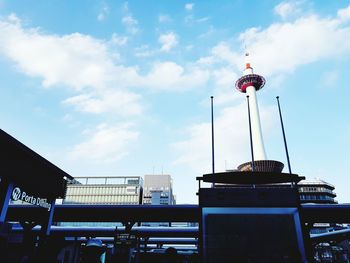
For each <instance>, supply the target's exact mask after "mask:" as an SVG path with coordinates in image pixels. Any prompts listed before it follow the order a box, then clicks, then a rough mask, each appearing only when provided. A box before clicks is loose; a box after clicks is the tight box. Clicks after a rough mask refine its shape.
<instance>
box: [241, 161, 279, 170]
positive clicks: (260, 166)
mask: <svg viewBox="0 0 350 263" xmlns="http://www.w3.org/2000/svg"><path fill="white" fill-rule="evenodd" d="M254 168H255V171H256V172H269V173H281V172H282V170H283V168H284V164H283V163H281V162H279V161H275V160H257V161H254ZM237 170H238V171H240V172H250V171H253V165H252V162H246V163H243V164H241V165H239V166H238V167H237Z"/></svg>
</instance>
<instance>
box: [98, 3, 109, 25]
mask: <svg viewBox="0 0 350 263" xmlns="http://www.w3.org/2000/svg"><path fill="white" fill-rule="evenodd" d="M108 15H109V7H108V6H107V4H106V3H103V6H102V8H101V10H100V12H99V13H98V15H97V20H98V21H100V22H101V21H103V20H105V19H106V18H107V16H108Z"/></svg>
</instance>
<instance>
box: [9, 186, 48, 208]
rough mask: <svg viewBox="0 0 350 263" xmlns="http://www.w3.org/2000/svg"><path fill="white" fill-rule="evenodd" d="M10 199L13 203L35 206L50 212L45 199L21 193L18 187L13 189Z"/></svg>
mask: <svg viewBox="0 0 350 263" xmlns="http://www.w3.org/2000/svg"><path fill="white" fill-rule="evenodd" d="M11 199H12V200H13V201H22V202H26V203H29V204H32V205H37V206H40V207H42V208H45V209H47V210H48V211H50V210H51V204H50V203H49V202H48V200H47V198H40V197H38V196H34V195H31V194H29V193H27V192H25V191H22V189H21V188H19V187H14V188H13V190H12V194H11Z"/></svg>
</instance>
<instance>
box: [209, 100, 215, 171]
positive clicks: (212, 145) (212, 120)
mask: <svg viewBox="0 0 350 263" xmlns="http://www.w3.org/2000/svg"><path fill="white" fill-rule="evenodd" d="M210 99H211V158H212V167H213V174H215V155H214V106H213V99H214V97H213V96H211V97H210Z"/></svg>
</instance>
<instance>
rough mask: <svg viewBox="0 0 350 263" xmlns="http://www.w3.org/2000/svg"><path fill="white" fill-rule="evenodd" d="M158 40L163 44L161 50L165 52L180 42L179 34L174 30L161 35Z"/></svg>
mask: <svg viewBox="0 0 350 263" xmlns="http://www.w3.org/2000/svg"><path fill="white" fill-rule="evenodd" d="M158 42H159V43H160V44H161V45H162V47H161V48H160V50H161V51H164V52H169V51H170V50H171V49H173V48H174V47H175V46H176V45H177V44H178V40H177V36H176V35H175V34H174V33H173V32H170V33H167V34H163V35H160V36H159V38H158Z"/></svg>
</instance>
